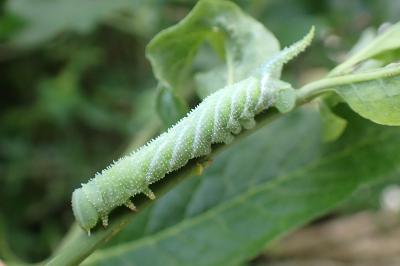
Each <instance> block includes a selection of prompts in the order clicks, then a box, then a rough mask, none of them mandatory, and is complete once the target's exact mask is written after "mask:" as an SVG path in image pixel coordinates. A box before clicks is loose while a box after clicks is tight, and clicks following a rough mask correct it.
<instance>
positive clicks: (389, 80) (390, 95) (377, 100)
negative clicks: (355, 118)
mask: <svg viewBox="0 0 400 266" xmlns="http://www.w3.org/2000/svg"><path fill="white" fill-rule="evenodd" d="M397 68H399V67H397ZM399 69H400V68H399ZM334 90H335V91H336V92H337V93H338V94H339V95H340V96H341V97H342V98H343V99H344V100H345V101H346V102H347V103H348V104H349V105H350V107H351V108H352V109H353V110H354V111H355V112H357V113H358V114H360V115H361V116H363V117H365V118H367V119H370V120H372V121H374V122H375V123H378V124H382V125H388V126H400V76H393V77H390V76H386V77H385V76H382V77H377V78H376V79H371V80H366V81H362V82H355V83H349V84H344V85H341V86H337V87H334Z"/></svg>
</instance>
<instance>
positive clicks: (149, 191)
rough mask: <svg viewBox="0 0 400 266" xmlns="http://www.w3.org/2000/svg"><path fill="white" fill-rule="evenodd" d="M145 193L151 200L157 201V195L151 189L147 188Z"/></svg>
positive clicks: (144, 190)
mask: <svg viewBox="0 0 400 266" xmlns="http://www.w3.org/2000/svg"><path fill="white" fill-rule="evenodd" d="M143 193H144V194H145V195H146V196H147V197H148V198H149V199H151V200H155V199H156V195H154V192H153V191H151V189H150V188H149V187H145V188H144V189H143Z"/></svg>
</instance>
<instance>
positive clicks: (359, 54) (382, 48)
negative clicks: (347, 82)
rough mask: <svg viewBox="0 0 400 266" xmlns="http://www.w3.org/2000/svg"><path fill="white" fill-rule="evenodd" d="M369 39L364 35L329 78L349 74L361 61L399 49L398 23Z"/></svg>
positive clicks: (369, 35)
mask: <svg viewBox="0 0 400 266" xmlns="http://www.w3.org/2000/svg"><path fill="white" fill-rule="evenodd" d="M371 39H372V38H371V33H370V32H368V33H366V34H364V38H362V39H361V41H360V42H359V45H358V46H359V47H358V46H357V47H355V49H354V52H353V53H352V54H351V56H350V57H349V58H348V59H347V60H346V61H345V62H343V63H342V64H340V65H338V66H337V67H336V68H334V69H333V70H332V71H331V72H330V76H337V75H340V74H343V73H346V72H349V71H350V70H351V69H352V68H353V67H354V66H355V65H356V64H358V63H360V62H361V61H364V60H367V59H370V58H372V57H374V56H377V55H379V54H382V53H384V52H387V51H390V50H394V49H398V48H400V22H397V23H396V24H394V25H392V26H390V27H389V28H388V29H386V31H384V32H383V33H381V34H380V35H377V36H376V38H374V39H372V40H371ZM364 40H367V41H364ZM367 42H368V44H367Z"/></svg>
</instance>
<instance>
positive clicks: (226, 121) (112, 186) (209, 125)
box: [72, 28, 314, 233]
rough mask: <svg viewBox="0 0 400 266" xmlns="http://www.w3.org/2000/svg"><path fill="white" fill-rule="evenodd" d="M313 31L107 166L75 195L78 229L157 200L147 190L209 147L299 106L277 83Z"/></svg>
mask: <svg viewBox="0 0 400 266" xmlns="http://www.w3.org/2000/svg"><path fill="white" fill-rule="evenodd" d="M313 35H314V28H312V29H311V30H310V32H309V33H308V34H307V35H306V36H305V37H304V38H303V39H302V40H300V41H298V42H296V43H294V44H293V45H292V46H290V47H288V48H285V49H283V50H282V51H281V52H279V53H278V54H276V55H275V56H274V57H273V58H271V59H270V60H269V61H268V62H267V63H266V64H265V65H264V66H262V67H261V68H260V71H259V73H257V75H254V76H251V77H249V78H247V79H245V80H243V81H240V82H238V83H236V84H233V85H231V86H228V87H225V88H223V89H221V90H219V91H217V92H215V93H213V94H211V95H210V96H208V97H207V98H205V99H204V101H203V102H202V103H200V104H199V105H198V106H197V107H196V108H195V109H193V110H192V111H191V112H189V113H188V115H187V116H186V117H184V118H183V119H181V120H180V121H179V122H178V123H177V124H176V125H174V126H173V127H171V128H170V129H169V130H168V131H167V132H165V133H163V134H161V135H160V136H159V137H157V138H156V139H154V140H152V141H150V142H148V143H147V144H146V145H144V146H143V147H141V148H140V149H138V150H137V151H135V152H133V153H132V154H130V155H127V156H125V157H123V158H121V159H119V160H118V161H116V162H115V163H114V164H113V165H111V166H109V167H108V168H106V169H105V170H103V171H102V172H101V173H98V174H97V175H96V176H95V177H94V178H93V179H91V180H90V181H89V182H87V183H86V184H82V186H81V187H80V188H78V189H76V190H75V191H74V192H73V194H72V209H73V213H74V215H75V218H76V220H77V222H78V224H79V225H80V226H81V227H82V228H83V229H84V230H86V231H87V232H88V233H90V229H91V228H93V227H94V226H95V225H96V224H97V222H98V221H99V220H102V223H103V225H104V226H107V224H108V214H109V213H110V212H111V211H112V210H113V209H114V208H116V207H117V206H121V205H125V206H127V207H129V208H130V209H132V210H135V206H134V204H133V203H132V202H131V200H130V199H131V197H133V196H135V195H136V194H139V193H144V194H145V195H147V196H148V197H149V198H151V199H154V198H155V196H154V193H153V192H152V191H151V190H150V188H149V185H150V184H152V183H154V182H157V181H158V180H160V179H161V178H163V177H164V176H165V175H166V174H167V173H170V172H172V171H175V170H177V169H179V168H181V167H183V166H184V165H185V164H186V163H187V162H188V161H189V160H190V159H193V158H196V157H201V156H204V155H207V154H209V153H210V152H211V144H214V143H229V142H231V141H232V140H233V138H234V135H236V134H239V133H240V131H241V130H242V128H245V129H250V128H252V127H253V126H254V125H255V120H254V117H255V116H256V115H257V114H259V113H260V112H262V111H264V110H266V109H268V108H269V107H271V106H275V107H276V108H277V109H278V110H279V111H281V112H287V111H290V110H291V109H292V108H293V107H294V105H295V98H296V97H295V92H294V89H293V88H292V87H291V86H290V84H288V83H285V82H283V81H280V80H279V76H280V70H281V68H282V66H283V64H284V63H286V62H288V61H289V60H290V59H292V58H293V57H295V56H297V55H298V54H299V53H300V52H302V51H303V50H304V49H305V48H306V47H307V46H308V45H309V44H310V42H311V40H312V38H313Z"/></svg>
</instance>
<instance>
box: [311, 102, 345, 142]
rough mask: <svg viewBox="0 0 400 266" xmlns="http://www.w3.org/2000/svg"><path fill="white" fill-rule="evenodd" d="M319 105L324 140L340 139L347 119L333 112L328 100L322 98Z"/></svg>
mask: <svg viewBox="0 0 400 266" xmlns="http://www.w3.org/2000/svg"><path fill="white" fill-rule="evenodd" d="M318 106H319V111H320V114H321V118H322V129H323V131H322V140H323V141H325V142H330V141H334V140H336V139H338V138H339V137H340V136H341V135H342V134H343V132H344V130H345V129H346V125H347V121H346V120H345V119H343V118H341V117H339V116H337V115H336V114H335V113H333V112H332V110H331V109H330V108H329V106H328V105H327V103H326V102H324V101H322V100H321V101H320V102H319V104H318Z"/></svg>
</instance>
